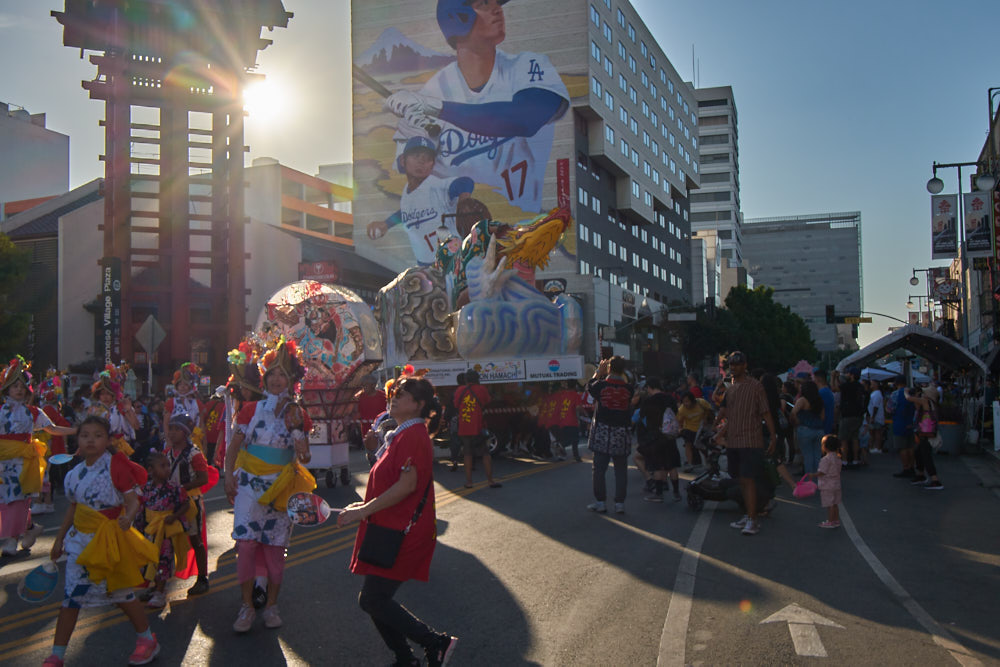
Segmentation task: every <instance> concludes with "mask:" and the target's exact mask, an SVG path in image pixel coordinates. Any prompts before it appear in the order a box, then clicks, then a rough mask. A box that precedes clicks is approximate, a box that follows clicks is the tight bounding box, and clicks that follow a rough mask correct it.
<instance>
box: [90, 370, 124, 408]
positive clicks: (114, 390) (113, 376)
mask: <svg viewBox="0 0 1000 667" xmlns="http://www.w3.org/2000/svg"><path fill="white" fill-rule="evenodd" d="M128 368H129V366H128V364H127V363H125V362H122V364H121V365H120V366H115V365H114V364H108V365H107V366H105V367H104V370H103V371H101V374H100V375H98V376H97V382H95V383H94V384H93V385H91V387H90V392H91V394H93V396H94V398H97V393H98V392H99V391H101V390H102V389H107V390H108V391H110V392H111V395H112V396H114V397H115V400H116V401H120V400H122V387H123V385H124V384H125V373H127V372H128Z"/></svg>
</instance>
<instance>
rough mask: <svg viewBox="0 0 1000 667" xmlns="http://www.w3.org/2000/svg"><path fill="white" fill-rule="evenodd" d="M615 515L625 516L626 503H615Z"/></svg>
mask: <svg viewBox="0 0 1000 667" xmlns="http://www.w3.org/2000/svg"><path fill="white" fill-rule="evenodd" d="M615 514H625V503H615Z"/></svg>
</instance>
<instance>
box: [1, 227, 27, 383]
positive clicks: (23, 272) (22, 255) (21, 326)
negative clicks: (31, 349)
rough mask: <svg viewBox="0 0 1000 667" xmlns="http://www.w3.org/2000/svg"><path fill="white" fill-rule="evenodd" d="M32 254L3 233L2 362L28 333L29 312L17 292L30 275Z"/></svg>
mask: <svg viewBox="0 0 1000 667" xmlns="http://www.w3.org/2000/svg"><path fill="white" fill-rule="evenodd" d="M30 263H31V257H30V256H29V254H28V252H27V251H26V250H22V249H21V248H18V247H17V246H16V245H14V242H13V241H11V240H10V237H8V236H7V235H6V234H0V363H6V362H7V360H8V359H12V358H13V357H14V355H15V354H19V353H21V352H23V350H22V349H21V348H22V347H23V345H24V343H25V339H26V338H27V336H28V324H29V322H30V320H29V318H28V314H27V313H25V312H22V311H21V309H20V308H19V305H18V304H19V299H18V298H17V294H18V292H19V290H20V288H21V285H22V284H23V283H24V280H25V278H26V277H27V275H28V266H29V265H30Z"/></svg>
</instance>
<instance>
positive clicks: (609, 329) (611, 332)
mask: <svg viewBox="0 0 1000 667" xmlns="http://www.w3.org/2000/svg"><path fill="white" fill-rule="evenodd" d="M617 333H618V330H617V329H615V328H614V327H613V326H611V325H610V324H605V325H604V326H602V327H601V339H602V340H614V338H615V335H616V334H617Z"/></svg>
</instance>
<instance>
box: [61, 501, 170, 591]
mask: <svg viewBox="0 0 1000 667" xmlns="http://www.w3.org/2000/svg"><path fill="white" fill-rule="evenodd" d="M73 527H74V528H76V529H77V530H78V531H80V532H81V533H91V534H93V537H92V538H91V540H90V544H88V545H87V546H86V547H85V548H84V550H83V551H82V552H81V553H80V555H79V556H78V557H77V559H76V562H77V563H79V564H80V565H82V566H84V567H85V568H87V574H88V575H89V576H90V580H91V581H93V582H94V583H95V584H99V583H101V582H102V581H105V580H107V582H108V584H107V585H108V592H109V593H112V592H114V591H117V590H119V589H122V588H133V587H135V586H139V585H140V584H142V582H143V581H144V579H143V577H142V568H144V567H145V566H146V565H147V564H153V565H155V564H156V563H157V562H158V561H159V560H160V552H159V551H158V550H157V548H156V546H154V545H153V543H152V542H150V541H149V540H147V539H146V538H145V537H143V536H142V533H140V532H139V531H138V530H136V529H135V528H129V529H128V530H127V531H125V530H122V529H121V527H120V526H119V525H118V521H117V520H116V519H109V518H108V517H106V516H104V515H103V514H101V513H100V512H98V511H97V510H95V509H91V508H90V507H87V506H86V505H84V504H83V503H77V504H76V511H75V513H74V514H73Z"/></svg>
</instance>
